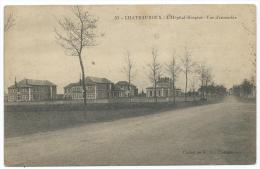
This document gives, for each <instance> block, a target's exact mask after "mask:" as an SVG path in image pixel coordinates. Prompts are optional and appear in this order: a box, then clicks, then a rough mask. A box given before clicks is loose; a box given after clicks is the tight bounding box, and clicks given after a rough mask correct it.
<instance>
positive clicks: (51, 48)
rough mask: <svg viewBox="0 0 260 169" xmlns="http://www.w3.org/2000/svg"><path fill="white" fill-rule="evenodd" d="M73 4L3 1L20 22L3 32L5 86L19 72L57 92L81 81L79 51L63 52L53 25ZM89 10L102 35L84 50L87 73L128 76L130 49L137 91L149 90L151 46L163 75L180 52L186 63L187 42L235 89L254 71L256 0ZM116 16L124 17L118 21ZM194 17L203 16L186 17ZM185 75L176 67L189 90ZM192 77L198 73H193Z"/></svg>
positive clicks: (179, 80)
mask: <svg viewBox="0 0 260 169" xmlns="http://www.w3.org/2000/svg"><path fill="white" fill-rule="evenodd" d="M71 8H72V7H71V6H7V7H6V8H5V17H6V16H8V14H10V13H13V14H14V15H15V18H16V22H15V25H14V26H13V27H12V28H11V29H10V30H8V31H7V32H5V35H4V36H5V37H4V75H5V78H4V80H5V83H4V84H5V90H6V89H7V88H8V86H10V85H12V84H14V80H15V78H16V79H17V81H20V80H22V79H24V78H29V79H39V80H49V81H51V82H53V83H55V84H56V85H57V86H58V93H63V87H64V86H66V85H67V84H69V83H72V82H76V81H78V80H79V78H80V72H81V70H80V66H79V61H78V58H77V57H76V56H70V55H68V54H67V53H66V52H65V50H64V49H63V48H62V47H61V46H60V45H59V43H58V42H57V40H56V39H55V32H54V28H58V24H57V21H58V20H59V19H60V18H62V17H64V16H65V17H71V16H73V13H72V10H71ZM83 9H84V10H87V11H88V12H89V13H90V14H92V15H95V16H97V17H98V18H99V21H98V23H97V26H98V27H97V30H96V31H97V34H102V35H104V36H100V37H99V38H98V39H97V44H98V45H97V46H93V47H88V48H86V49H85V50H84V51H83V62H84V64H85V72H86V75H87V76H97V77H105V78H107V79H109V80H111V81H113V82H117V81H120V80H127V76H126V74H125V73H123V71H122V69H123V67H124V65H125V57H126V51H129V53H130V55H131V57H132V59H133V61H134V67H133V69H134V76H133V83H134V84H135V85H136V86H137V87H138V89H139V91H141V90H142V89H143V90H145V88H146V87H149V86H152V83H151V81H150V80H149V78H148V75H149V68H148V65H149V64H150V63H151V62H152V49H153V48H156V49H157V50H158V60H159V62H160V63H161V65H162V68H163V69H162V71H163V75H164V76H169V74H168V73H167V71H166V70H165V65H166V64H167V63H169V62H170V59H171V57H172V55H173V53H174V52H175V54H176V61H177V64H178V65H180V66H181V63H180V60H181V57H182V56H183V55H184V49H185V48H187V49H188V50H189V51H190V53H191V58H192V60H193V61H194V62H196V63H198V64H202V63H203V64H206V65H208V66H209V67H210V68H211V70H212V74H213V80H214V82H215V83H216V84H222V85H224V86H226V87H227V88H230V87H232V86H233V85H234V84H238V83H240V82H241V81H242V80H243V79H245V78H250V77H251V76H252V75H253V74H254V73H253V72H254V70H255V68H254V67H253V64H252V60H254V57H255V56H254V55H252V50H255V44H256V43H255V41H256V40H255V39H256V37H255V29H256V27H255V6H253V5H161V6H158V5H157V6H83ZM169 15H170V16H176V17H177V16H181V17H183V16H185V19H179V20H177V19H166V17H167V16H169ZM115 16H119V18H120V19H119V20H115ZM125 16H161V17H162V19H145V20H143V19H141V20H140V19H131V20H126V19H124V17H125ZM189 16H191V17H199V18H200V17H201V18H202V19H188V18H189ZM210 17H211V18H212V17H214V18H212V19H208V18H210ZM219 17H229V19H219ZM234 18H235V19H234ZM252 47H253V49H252ZM93 63H94V64H93ZM184 77H185V76H184V74H183V73H181V72H180V73H179V74H178V78H177V84H176V86H177V87H178V88H181V89H184V82H185V78H184ZM190 77H191V78H190V79H193V77H194V78H195V80H196V75H195V74H190ZM198 85H199V82H198V83H197V86H198Z"/></svg>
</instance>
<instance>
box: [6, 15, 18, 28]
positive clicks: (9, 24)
mask: <svg viewBox="0 0 260 169" xmlns="http://www.w3.org/2000/svg"><path fill="white" fill-rule="evenodd" d="M15 22H16V19H15V15H14V14H13V13H10V14H8V16H7V17H6V19H5V21H4V32H7V31H8V30H10V29H11V28H12V27H13V26H14V25H15Z"/></svg>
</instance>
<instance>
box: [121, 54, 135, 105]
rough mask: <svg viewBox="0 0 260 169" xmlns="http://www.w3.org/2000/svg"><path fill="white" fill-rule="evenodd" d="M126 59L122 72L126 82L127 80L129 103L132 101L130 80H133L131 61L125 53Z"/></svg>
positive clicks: (132, 64) (129, 56)
mask: <svg viewBox="0 0 260 169" xmlns="http://www.w3.org/2000/svg"><path fill="white" fill-rule="evenodd" d="M126 54H127V55H126V59H125V62H126V64H125V66H124V67H123V72H124V73H125V74H126V76H127V80H128V91H129V96H128V97H129V102H131V99H132V92H131V91H132V87H131V83H132V78H133V66H134V63H133V59H132V58H131V55H130V52H129V51H127V52H126Z"/></svg>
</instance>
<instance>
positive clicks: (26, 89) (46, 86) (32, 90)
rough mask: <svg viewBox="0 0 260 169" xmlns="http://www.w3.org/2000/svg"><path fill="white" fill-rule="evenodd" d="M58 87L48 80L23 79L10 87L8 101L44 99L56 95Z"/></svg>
mask: <svg viewBox="0 0 260 169" xmlns="http://www.w3.org/2000/svg"><path fill="white" fill-rule="evenodd" d="M56 93H57V87H56V85H55V84H54V83H52V82H50V81H48V80H33V79H23V80H21V81H19V82H16V80H15V84H14V85H12V86H10V87H9V88H8V101H10V102H26V101H44V100H53V99H55V97H56Z"/></svg>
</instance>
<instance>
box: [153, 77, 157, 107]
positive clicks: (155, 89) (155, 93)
mask: <svg viewBox="0 0 260 169" xmlns="http://www.w3.org/2000/svg"><path fill="white" fill-rule="evenodd" d="M154 91H155V92H154V100H155V103H157V84H156V81H155V83H154Z"/></svg>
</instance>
